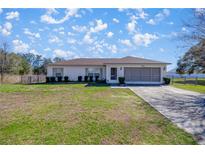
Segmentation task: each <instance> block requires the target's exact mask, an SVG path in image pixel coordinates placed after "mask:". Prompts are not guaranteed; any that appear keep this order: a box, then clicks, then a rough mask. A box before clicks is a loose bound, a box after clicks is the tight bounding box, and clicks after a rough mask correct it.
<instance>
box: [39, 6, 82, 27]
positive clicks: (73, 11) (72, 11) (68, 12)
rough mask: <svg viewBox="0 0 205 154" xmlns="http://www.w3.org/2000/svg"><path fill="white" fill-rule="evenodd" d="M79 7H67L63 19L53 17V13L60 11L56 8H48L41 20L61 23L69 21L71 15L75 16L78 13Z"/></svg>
mask: <svg viewBox="0 0 205 154" xmlns="http://www.w3.org/2000/svg"><path fill="white" fill-rule="evenodd" d="M78 10H79V9H74V8H72V9H66V10H65V16H64V17H62V18H61V19H55V18H54V17H52V15H55V14H58V13H59V12H58V11H57V10H56V9H48V10H47V12H46V14H44V15H42V16H41V22H44V23H47V24H61V23H64V22H65V21H67V20H68V19H69V18H70V17H73V16H74V17H75V16H76V15H77V13H78Z"/></svg>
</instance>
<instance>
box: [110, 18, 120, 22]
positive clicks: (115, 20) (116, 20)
mask: <svg viewBox="0 0 205 154" xmlns="http://www.w3.org/2000/svg"><path fill="white" fill-rule="evenodd" d="M112 21H113V22H115V23H119V22H120V21H119V20H118V19H116V18H113V19H112Z"/></svg>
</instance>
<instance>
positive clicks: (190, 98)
mask: <svg viewBox="0 0 205 154" xmlns="http://www.w3.org/2000/svg"><path fill="white" fill-rule="evenodd" d="M129 88H130V89H131V90H132V91H133V92H135V93H136V94H137V95H138V96H140V97H141V98H143V99H144V100H145V101H146V102H148V103H149V104H150V105H151V106H153V107H154V108H155V109H156V110H158V111H159V112H160V113H161V114H163V115H164V116H166V117H167V118H168V119H170V120H171V121H172V122H173V123H175V124H177V125H178V126H179V127H180V128H182V129H184V130H185V131H187V132H189V133H191V134H193V135H194V137H195V138H196V140H197V141H198V143H199V144H205V95H203V94H200V93H196V92H191V91H187V90H181V89H178V88H174V87H171V86H151V87H149V86H139V87H138V86H137V87H129Z"/></svg>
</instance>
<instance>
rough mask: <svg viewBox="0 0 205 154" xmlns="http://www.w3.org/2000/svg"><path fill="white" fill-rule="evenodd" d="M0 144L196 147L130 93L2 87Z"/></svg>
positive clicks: (61, 87) (76, 86)
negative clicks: (174, 145) (166, 145)
mask: <svg viewBox="0 0 205 154" xmlns="http://www.w3.org/2000/svg"><path fill="white" fill-rule="evenodd" d="M0 96H1V99H0V111H1V112H0V144H196V142H195V140H194V139H193V137H192V136H191V135H190V134H188V133H186V132H184V131H183V130H181V129H179V128H178V127H177V126H175V125H173V124H172V123H171V122H170V121H169V120H167V119H166V118H165V117H163V116H162V115H161V114H160V113H158V112H157V111H156V110H154V109H153V108H152V107H150V106H149V105H148V104H147V103H146V102H144V101H143V100H141V99H140V98H139V97H137V96H136V95H135V94H134V93H132V91H130V90H129V89H111V88H110V87H106V86H105V87H103V86H102V87H85V85H84V84H65V85H64V84H59V85H58V84H55V85H46V84H45V85H1V86H0Z"/></svg>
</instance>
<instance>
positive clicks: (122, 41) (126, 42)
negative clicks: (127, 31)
mask: <svg viewBox="0 0 205 154" xmlns="http://www.w3.org/2000/svg"><path fill="white" fill-rule="evenodd" d="M120 43H122V44H123V45H126V46H128V47H131V46H132V43H131V41H130V40H128V39H125V40H120Z"/></svg>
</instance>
